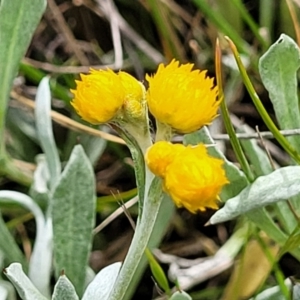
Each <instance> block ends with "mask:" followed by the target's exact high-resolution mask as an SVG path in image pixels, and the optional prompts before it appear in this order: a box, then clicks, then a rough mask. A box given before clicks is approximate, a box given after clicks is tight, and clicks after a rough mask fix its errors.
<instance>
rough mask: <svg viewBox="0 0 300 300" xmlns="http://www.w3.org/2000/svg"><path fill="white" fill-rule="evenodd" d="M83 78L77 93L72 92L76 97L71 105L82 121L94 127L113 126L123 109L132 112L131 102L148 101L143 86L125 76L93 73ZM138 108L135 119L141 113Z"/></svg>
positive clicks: (104, 72) (98, 71)
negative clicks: (113, 121) (103, 124)
mask: <svg viewBox="0 0 300 300" xmlns="http://www.w3.org/2000/svg"><path fill="white" fill-rule="evenodd" d="M80 77H81V80H78V81H76V84H77V87H76V89H75V90H71V92H72V93H73V94H74V98H73V100H72V102H71V104H72V106H73V107H74V108H75V110H76V112H77V113H78V114H79V115H80V116H81V118H82V119H83V120H85V121H87V122H89V123H91V124H101V123H106V122H110V121H112V120H113V119H115V118H116V117H118V114H119V113H120V112H121V110H122V108H124V109H125V110H126V109H127V108H128V107H129V108H130V107H131V106H132V105H131V104H130V103H131V101H133V102H141V101H142V99H143V98H144V96H143V95H144V88H143V86H142V85H141V84H140V83H139V82H138V81H137V80H136V79H135V78H134V77H132V76H131V75H129V74H127V73H125V72H119V73H114V72H113V71H112V70H109V69H108V70H91V71H90V73H89V74H88V75H83V74H81V75H80ZM136 106H137V105H136V104H134V105H133V107H134V111H133V114H134V115H135V114H137V111H138V110H139V109H141V108H140V107H138V108H136ZM128 113H130V112H128ZM138 113H139V114H140V113H141V112H140V111H138Z"/></svg>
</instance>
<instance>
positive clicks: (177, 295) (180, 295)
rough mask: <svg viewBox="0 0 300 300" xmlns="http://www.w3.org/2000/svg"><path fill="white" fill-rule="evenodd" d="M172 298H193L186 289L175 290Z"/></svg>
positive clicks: (174, 299)
mask: <svg viewBox="0 0 300 300" xmlns="http://www.w3.org/2000/svg"><path fill="white" fill-rule="evenodd" d="M170 300H192V297H191V296H190V295H189V294H187V293H186V292H185V291H180V292H175V293H174V294H173V295H172V297H171V298H170Z"/></svg>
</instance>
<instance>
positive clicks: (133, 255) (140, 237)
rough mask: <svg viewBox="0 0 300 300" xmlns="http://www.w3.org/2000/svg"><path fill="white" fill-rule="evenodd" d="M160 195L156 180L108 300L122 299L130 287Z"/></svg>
mask: <svg viewBox="0 0 300 300" xmlns="http://www.w3.org/2000/svg"><path fill="white" fill-rule="evenodd" d="M147 172H149V171H147ZM152 176H153V175H152ZM148 178H149V177H148ZM161 193H162V187H161V181H160V180H156V179H155V180H153V182H152V185H151V190H150V193H149V195H148V197H147V199H146V201H144V209H143V213H142V217H141V219H140V221H139V222H138V225H137V228H136V231H135V234H134V237H133V240H132V242H131V245H130V248H129V251H128V253H127V256H126V258H125V261H124V263H123V266H122V268H121V271H120V273H119V276H118V278H117V281H116V283H115V285H114V288H113V291H112V293H111V294H110V296H109V299H110V300H120V299H123V298H124V296H125V294H126V291H127V289H128V288H129V286H130V283H131V281H132V278H133V275H134V273H135V272H136V270H137V268H138V265H139V263H140V262H141V260H142V257H143V255H144V253H145V250H146V248H147V245H148V243H149V240H150V237H151V233H152V231H153V228H154V225H155V223H156V220H157V216H158V212H159V209H160V206H161V203H162V197H161Z"/></svg>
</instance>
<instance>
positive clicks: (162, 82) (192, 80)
mask: <svg viewBox="0 0 300 300" xmlns="http://www.w3.org/2000/svg"><path fill="white" fill-rule="evenodd" d="M193 66H194V65H193V64H182V65H179V62H178V61H176V60H172V61H171V63H170V64H168V65H167V66H164V65H163V64H160V65H159V67H158V70H157V72H156V74H155V75H154V76H149V75H146V79H147V81H148V82H149V89H148V91H147V102H148V107H149V110H150V112H151V113H152V114H153V116H154V117H155V118H156V119H157V120H158V121H159V122H160V123H163V124H167V125H169V126H171V127H173V128H174V129H175V130H177V131H179V132H182V133H189V132H193V131H195V130H197V129H199V128H201V127H202V126H204V125H208V124H210V123H211V122H212V121H213V119H214V118H215V117H216V116H217V110H218V107H219V104H220V103H219V101H217V100H216V98H217V94H218V90H217V87H215V86H214V82H213V79H212V78H209V77H207V76H206V71H199V70H194V71H193V70H192V68H193Z"/></svg>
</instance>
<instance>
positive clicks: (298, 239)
mask: <svg viewBox="0 0 300 300" xmlns="http://www.w3.org/2000/svg"><path fill="white" fill-rule="evenodd" d="M299 245H300V226H299V225H298V226H297V227H296V228H295V230H294V231H293V232H292V234H291V235H290V236H289V237H288V239H287V241H286V243H285V244H284V246H283V247H282V248H281V249H280V254H279V257H280V256H282V255H283V254H284V253H286V252H291V251H292V250H294V249H296V248H298V247H299Z"/></svg>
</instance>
